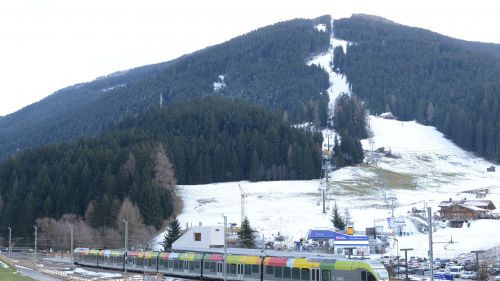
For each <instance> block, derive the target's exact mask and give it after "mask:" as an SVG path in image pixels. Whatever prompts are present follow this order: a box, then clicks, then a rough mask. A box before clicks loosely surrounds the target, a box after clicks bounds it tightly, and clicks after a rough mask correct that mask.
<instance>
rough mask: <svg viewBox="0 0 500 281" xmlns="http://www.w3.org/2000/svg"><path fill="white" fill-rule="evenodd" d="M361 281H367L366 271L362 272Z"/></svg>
mask: <svg viewBox="0 0 500 281" xmlns="http://www.w3.org/2000/svg"><path fill="white" fill-rule="evenodd" d="M361 281H366V271H361Z"/></svg>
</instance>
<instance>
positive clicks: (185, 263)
mask: <svg viewBox="0 0 500 281" xmlns="http://www.w3.org/2000/svg"><path fill="white" fill-rule="evenodd" d="M183 263H184V267H183V269H184V272H189V261H184V262H183Z"/></svg>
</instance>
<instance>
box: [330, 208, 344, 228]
mask: <svg viewBox="0 0 500 281" xmlns="http://www.w3.org/2000/svg"><path fill="white" fill-rule="evenodd" d="M330 221H331V222H332V223H333V227H335V229H338V230H340V231H343V230H344V229H345V223H344V220H343V219H342V216H341V215H340V213H339V208H338V207H337V202H335V205H334V206H333V209H332V218H331V219H330Z"/></svg>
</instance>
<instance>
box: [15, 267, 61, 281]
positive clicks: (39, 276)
mask: <svg viewBox="0 0 500 281" xmlns="http://www.w3.org/2000/svg"><path fill="white" fill-rule="evenodd" d="M16 269H17V271H18V272H20V273H21V274H24V275H26V276H29V277H31V278H33V279H35V280H39V281H61V280H63V279H58V278H54V277H51V276H48V275H45V274H43V273H40V272H38V271H35V270H33V269H31V268H27V267H24V266H20V265H16Z"/></svg>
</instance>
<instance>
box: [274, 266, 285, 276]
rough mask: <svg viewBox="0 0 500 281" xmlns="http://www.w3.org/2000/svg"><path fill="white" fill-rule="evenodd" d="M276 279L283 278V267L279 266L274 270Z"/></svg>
mask: <svg viewBox="0 0 500 281" xmlns="http://www.w3.org/2000/svg"><path fill="white" fill-rule="evenodd" d="M274 277H276V278H281V277H283V267H281V266H277V267H275V268H274Z"/></svg>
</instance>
